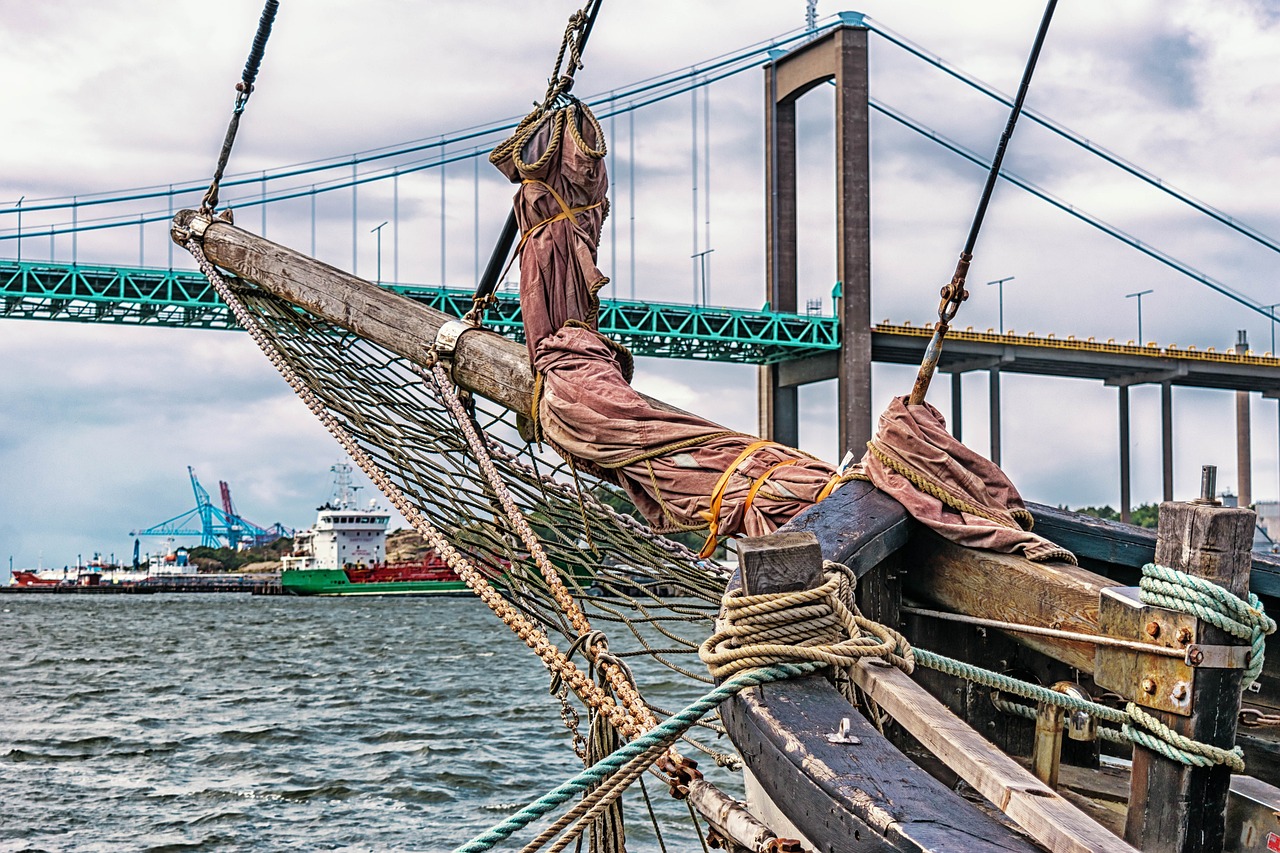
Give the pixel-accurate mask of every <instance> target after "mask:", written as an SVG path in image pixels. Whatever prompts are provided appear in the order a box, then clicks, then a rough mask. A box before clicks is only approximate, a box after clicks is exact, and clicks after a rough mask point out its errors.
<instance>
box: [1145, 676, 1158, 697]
mask: <svg viewBox="0 0 1280 853" xmlns="http://www.w3.org/2000/svg"><path fill="white" fill-rule="evenodd" d="M1142 690H1143V692H1144V693H1151V694H1154V693H1155V692H1156V680H1155V679H1154V678H1144V679H1142Z"/></svg>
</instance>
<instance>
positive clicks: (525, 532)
mask: <svg viewBox="0 0 1280 853" xmlns="http://www.w3.org/2000/svg"><path fill="white" fill-rule="evenodd" d="M432 375H433V377H434V378H435V382H436V388H437V389H438V390H439V391H440V392H441V394H440V396H441V398H442V399H443V400H444V403H445V406H446V407H447V408H448V409H449V412H450V414H452V415H453V418H454V421H455V422H456V423H457V424H458V427H459V429H460V430H461V431H462V434H463V437H464V438H465V439H466V441H467V446H468V447H470V448H471V453H472V457H473V458H474V459H475V460H476V462H477V463H478V465H479V467H480V471H481V473H482V474H483V475H484V478H485V480H486V482H488V484H489V487H490V488H491V489H492V490H493V493H494V495H495V496H496V497H497V498H498V502H499V503H500V504H501V506H502V510H503V512H504V513H505V514H506V517H507V520H508V521H510V522H511V526H512V528H513V529H514V530H515V532H516V534H517V535H518V536H519V537H520V540H521V541H522V542H524V545H525V547H526V548H527V549H528V550H529V556H530V557H531V558H532V559H533V561H534V563H535V564H536V565H537V567H538V571H539V572H540V573H541V574H542V578H543V580H544V581H546V583H547V588H548V590H549V591H550V592H551V595H552V597H553V598H554V599H555V602H556V604H557V605H558V606H559V607H560V610H561V612H562V613H564V614H565V616H567V617H568V619H569V622H570V624H572V625H573V628H574V630H575V631H577V632H578V636H580V637H585V636H589V635H592V634H593V633H594V632H593V630H592V628H591V622H590V620H588V619H587V615H586V613H584V612H583V610H582V608H581V607H579V606H578V603H577V602H576V601H574V599H573V596H572V595H571V594H570V592H569V590H568V589H567V588H566V587H565V585H564V581H563V580H561V579H560V574H559V572H557V571H556V569H555V566H553V565H552V564H551V560H550V559H549V558H548V557H547V553H546V551H545V550H544V549H543V547H542V542H541V540H539V539H538V536H537V534H535V533H534V532H533V529H532V528H531V527H530V526H529V522H528V521H527V520H526V519H525V517H524V513H522V512H520V508H519V507H517V506H516V502H515V499H514V498H513V497H512V496H511V491H510V489H508V488H507V485H506V483H505V482H504V481H503V479H502V475H501V474H499V473H498V469H497V468H496V467H495V466H494V464H493V459H492V457H490V456H489V453H488V449H487V448H486V446H485V444H484V442H483V441H481V440H480V437H479V435H478V434H477V432H476V429H475V425H474V424H473V423H472V421H471V418H470V417H469V416H468V415H467V413H466V410H465V409H463V407H462V402H461V401H460V400H459V399H458V395H457V392H456V391H455V390H454V385H453V380H452V379H451V378H450V376H449V372H448V370H447V369H446V368H445V366H444V365H443V364H441V363H440V362H439V361H438V360H437V361H436V363H435V364H434V365H433V367H432ZM601 651H602V652H603V651H605V650H601ZM586 653H587V655H588V656H589V657H595V656H596V655H597V651H596V649H595V648H594V644H593V647H591V648H588V649H586ZM600 663H601V669H602V670H603V671H604V673H605V676H606V677H607V679H608V682H609V686H610V688H612V690H613V694H614V695H615V696H617V697H618V699H619V701H621V702H622V704H623V706H624V707H625V708H626V709H627V712H628V714H630V716H631V718H632V720H631V722H630V724H629V725H626V726H624V727H622V728H621V729H620V731H622V733H623V734H624V735H626V736H627V737H634V736H635V735H637V734H639V733H640V732H642V731H646V730H648V729H651V728H653V727H654V726H655V725H656V724H657V718H656V717H654V716H653V713H652V712H650V711H649V709H648V707H647V706H646V705H645V704H644V700H643V699H642V698H641V697H640V693H639V692H638V691H637V690H636V688H635V684H634V682H633V681H632V680H631V677H630V675H629V674H628V673H627V672H625V671H624V670H623V668H622V667H621V666H619V665H618V664H617V663H616V662H614V661H611V660H607V659H604V658H603V657H601V660H600Z"/></svg>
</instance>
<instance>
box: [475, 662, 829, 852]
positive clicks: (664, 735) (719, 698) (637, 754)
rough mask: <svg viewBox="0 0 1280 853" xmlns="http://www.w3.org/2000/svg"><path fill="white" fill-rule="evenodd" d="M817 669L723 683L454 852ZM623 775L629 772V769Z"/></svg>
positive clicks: (519, 823)
mask: <svg viewBox="0 0 1280 853" xmlns="http://www.w3.org/2000/svg"><path fill="white" fill-rule="evenodd" d="M817 669H818V665H817V664H813V663H800V664H777V665H775V666H770V667H764V668H761V669H755V670H749V671H746V672H741V673H738V674H737V675H735V676H733V678H731V679H729V680H728V681H726V682H725V683H724V684H722V685H720V686H719V687H717V688H715V689H714V690H712V691H710V692H708V693H707V694H705V695H704V696H702V697H701V698H700V699H698V700H697V701H696V702H694V703H692V704H690V705H689V706H687V707H686V708H684V709H683V710H682V711H681V712H680V713H678V714H676V715H675V716H673V717H671V718H670V719H668V720H664V721H663V722H662V723H660V724H659V725H658V726H656V727H655V728H653V729H652V730H650V731H648V732H646V733H645V734H643V735H641V736H640V737H638V738H636V739H635V740H633V741H631V742H630V743H628V744H627V745H626V746H624V747H622V748H621V749H619V750H618V751H617V752H615V753H613V754H612V755H610V756H609V757H608V758H605V759H604V760H603V761H600V762H598V763H596V764H595V765H593V766H591V767H589V768H587V769H586V770H583V771H582V772H581V773H578V774H576V775H575V776H574V777H573V778H571V779H569V780H568V781H566V782H564V783H563V784H561V785H559V786H558V787H556V788H555V789H554V790H552V791H549V792H547V793H546V794H544V795H542V796H541V797H539V798H538V799H537V800H535V801H534V802H532V803H530V804H529V805H527V806H525V807H524V808H522V809H521V810H520V811H518V812H516V813H515V814H514V815H512V816H511V817H508V818H506V819H505V820H503V821H501V822H500V823H498V824H497V825H496V826H494V827H493V828H491V829H489V830H488V831H486V832H483V833H481V834H480V835H477V836H476V837H475V838H473V839H471V841H469V842H467V843H466V844H464V845H462V846H461V847H458V848H456V849H455V850H454V853H484V851H487V850H491V849H492V848H493V846H494V845H495V844H497V843H498V842H500V841H502V840H504V839H506V838H508V837H510V836H511V835H512V834H513V833H514V832H516V831H518V830H520V829H522V828H523V827H525V826H528V825H529V824H530V823H532V822H533V821H535V820H537V819H538V818H539V817H542V816H543V815H545V814H546V813H547V812H549V811H550V810H551V809H553V808H555V807H556V806H558V805H560V804H561V803H563V802H565V801H566V800H568V799H569V798H570V797H572V796H574V795H575V794H579V793H581V792H583V791H585V790H587V789H588V788H590V787H592V786H593V785H596V784H598V783H599V782H601V781H603V780H604V779H606V778H608V777H610V776H612V775H613V774H614V773H617V772H619V771H620V770H623V769H624V768H631V762H633V761H635V762H637V763H640V764H643V763H644V759H645V758H646V757H647V753H649V751H650V750H654V751H655V752H658V753H660V752H661V751H662V749H664V748H665V747H666V746H667V745H669V744H671V743H673V742H674V741H675V740H676V739H677V738H678V737H679V736H680V734H681V733H682V732H684V731H686V730H688V729H689V728H690V727H691V726H693V725H694V724H695V723H697V722H698V721H699V720H701V719H702V717H703V716H705V715H706V714H707V713H708V712H709V711H711V710H712V709H713V708H715V707H716V706H717V705H719V704H720V703H721V702H723V701H724V700H725V699H728V698H729V697H730V696H733V695H734V694H736V693H737V692H739V691H740V690H744V689H746V688H748V687H756V686H759V685H761V684H768V683H769V682H772V681H779V680H782V679H785V678H794V677H797V676H801V675H808V674H810V673H812V672H814V671H816V670H817ZM626 772H629V770H628V771H626ZM637 776H638V774H637Z"/></svg>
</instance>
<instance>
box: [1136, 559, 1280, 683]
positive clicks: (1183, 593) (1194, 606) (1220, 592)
mask: <svg viewBox="0 0 1280 853" xmlns="http://www.w3.org/2000/svg"><path fill="white" fill-rule="evenodd" d="M1138 586H1139V588H1140V589H1141V590H1142V593H1141V597H1142V603H1143V604H1152V605H1155V606H1157V607H1167V608H1169V609H1170V610H1177V611H1178V612H1180V613H1189V614H1191V615H1192V616H1195V617H1196V618H1197V619H1199V620H1201V621H1202V622H1208V623H1209V624H1210V625H1213V626H1214V627H1215V628H1218V629H1219V630H1221V631H1224V632H1226V633H1228V634H1230V635H1231V636H1233V637H1237V638H1239V639H1241V640H1247V641H1248V642H1249V644H1250V646H1251V652H1250V655H1249V665H1248V667H1247V668H1246V669H1245V671H1244V680H1243V681H1242V683H1241V687H1242V688H1247V687H1248V686H1249V685H1250V684H1253V682H1255V681H1257V679H1258V676H1259V675H1260V674H1261V673H1262V663H1263V657H1264V655H1265V653H1266V638H1267V635H1268V634H1272V633H1274V632H1275V630H1276V622H1275V620H1274V619H1272V618H1271V617H1270V616H1268V615H1267V614H1266V612H1265V611H1264V610H1263V609H1262V602H1261V601H1259V600H1258V596H1256V595H1254V594H1253V593H1252V592H1251V593H1249V600H1248V601H1245V600H1244V599H1242V598H1240V597H1239V596H1238V595H1234V594H1232V593H1231V592H1230V591H1228V590H1226V589H1224V588H1223V587H1221V586H1219V585H1218V584H1216V583H1213V582H1212V581H1207V580H1205V579H1204V578H1198V577H1196V576H1195V575H1189V574H1187V573H1186V572H1180V571H1177V570H1176V569H1170V568H1167V567H1165V566H1158V565H1156V564H1155V563H1147V564H1146V565H1145V566H1143V567H1142V580H1141V581H1139V583H1138Z"/></svg>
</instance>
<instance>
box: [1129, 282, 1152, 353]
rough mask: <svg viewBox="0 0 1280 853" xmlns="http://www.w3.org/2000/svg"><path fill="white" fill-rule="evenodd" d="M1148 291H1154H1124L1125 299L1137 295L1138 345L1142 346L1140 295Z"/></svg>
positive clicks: (1142, 295)
mask: <svg viewBox="0 0 1280 853" xmlns="http://www.w3.org/2000/svg"><path fill="white" fill-rule="evenodd" d="M1148 293H1155V291H1154V290H1139V291H1138V292H1137V293H1126V294H1125V295H1124V298H1125V299H1132V298H1134V297H1135V296H1136V297H1138V346H1142V297H1144V296H1146V295H1147V294H1148Z"/></svg>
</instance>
